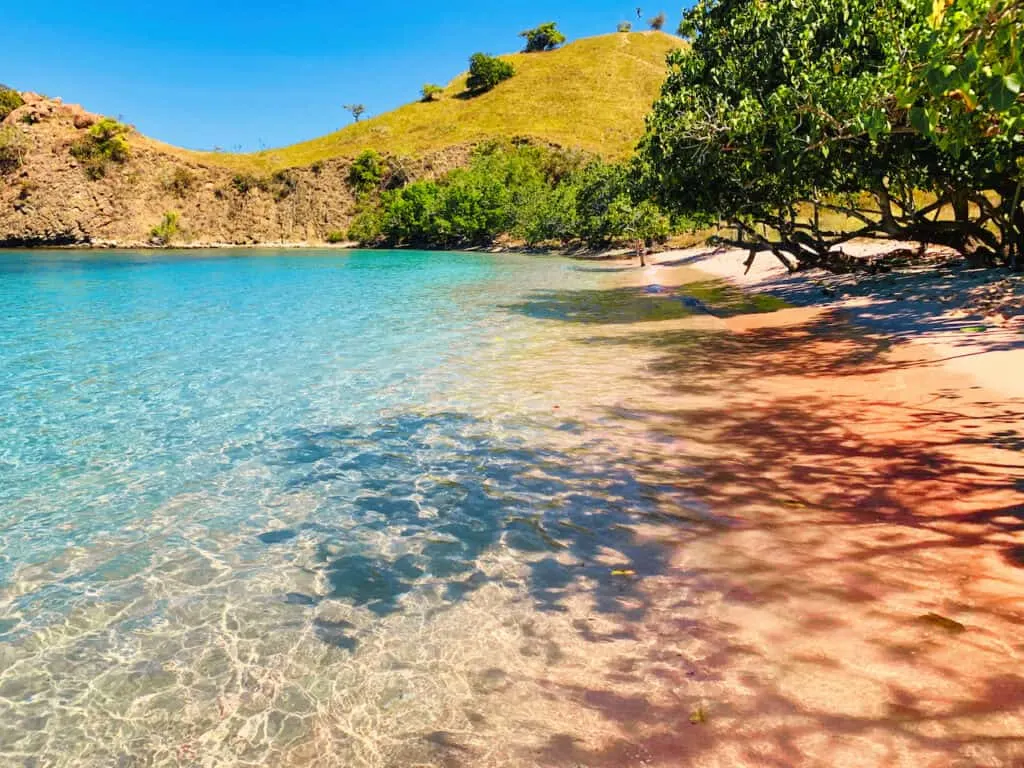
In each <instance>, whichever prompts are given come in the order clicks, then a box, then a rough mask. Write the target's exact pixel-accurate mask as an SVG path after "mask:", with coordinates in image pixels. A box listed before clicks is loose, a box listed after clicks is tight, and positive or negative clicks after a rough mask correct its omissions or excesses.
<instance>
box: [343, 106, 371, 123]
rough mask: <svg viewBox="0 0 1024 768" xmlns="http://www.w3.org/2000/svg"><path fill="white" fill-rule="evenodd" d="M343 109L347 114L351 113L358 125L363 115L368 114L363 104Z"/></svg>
mask: <svg viewBox="0 0 1024 768" xmlns="http://www.w3.org/2000/svg"><path fill="white" fill-rule="evenodd" d="M342 108H343V109H344V110H345V111H346V112H351V113H352V119H353V120H355V121H356V122H357V123H358V122H359V118H361V117H362V116H363V113H364V112H366V107H365V106H363V105H362V104H345V105H344V106H343V107H342Z"/></svg>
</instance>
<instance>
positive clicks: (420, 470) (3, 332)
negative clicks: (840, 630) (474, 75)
mask: <svg viewBox="0 0 1024 768" xmlns="http://www.w3.org/2000/svg"><path fill="white" fill-rule="evenodd" d="M606 279H607V276H606V275H602V274H599V273H595V272H593V271H590V270H582V269H579V268H577V267H576V266H575V265H574V264H573V263H571V262H567V261H562V260H556V259H541V258H530V257H525V256H507V255H503V256H489V255H469V254H440V253H429V254H428V253H418V252H402V253H377V252H373V253H370V252H350V253H344V254H338V253H324V254H318V253H303V254H262V255H251V254H246V253H244V252H238V253H231V252H217V253H188V254H174V253H166V254H164V253H161V254H158V255H152V254H132V253H102V254H97V253H82V254H79V253H72V252H58V253H27V254H26V253H15V252H0V306H2V308H3V312H2V314H0V758H3V759H0V763H2V764H4V765H8V764H11V765H75V766H83V765H84V766H93V765H95V766H109V765H117V766H135V765H235V764H237V765H275V766H276V765H289V764H295V765H310V764H317V765H364V764H365V765H392V764H393V765H404V764H413V762H415V761H417V760H419V761H421V762H423V761H425V763H424V764H434V763H435V762H436V763H437V764H445V763H443V760H442V759H441V758H439V757H437V756H436V755H435V753H434V752H430V750H435V751H436V750H437V749H438V747H437V743H436V739H435V740H434V741H430V740H429V739H428V742H429V743H426V742H424V741H423V739H424V738H426V737H425V735H424V734H427V735H429V734H432V733H434V732H436V731H438V729H439V728H441V727H442V726H445V723H447V727H452V723H453V722H455V721H458V722H461V723H462V725H463V726H465V725H466V723H465V722H462V721H460V720H459V718H460V717H463V715H462V714H459V713H465V712H466V711H469V710H468V707H469V704H470V703H473V704H480V706H481V707H482V706H483V704H481V703H480V702H481V697H483V696H484V695H485V694H484V693H481V692H480V691H481V690H482V689H480V686H474V685H473V684H471V682H472V681H473V680H475V679H476V678H475V677H474V675H476V674H478V673H479V669H480V667H481V665H483V666H484V667H486V668H488V669H490V668H493V666H494V664H493V660H492V661H491V662H489V663H487V664H484V660H486V659H487V657H488V656H489V655H490V654H493V653H494V652H495V651H496V650H497V649H498V648H500V647H502V646H501V643H503V642H507V643H508V644H509V647H510V648H512V647H515V648H521V647H522V643H521V642H520V639H516V638H513V637H512V635H508V633H509V632H512V631H513V629H514V628H516V627H521V626H522V625H523V622H525V621H528V620H529V621H533V619H530V618H529V615H531V614H538V615H545V614H550V615H553V616H556V617H557V616H558V615H559V614H567V615H568V614H571V613H572V611H573V610H575V609H574V608H572V601H573V599H574V595H575V594H577V593H576V592H574V591H573V590H574V588H575V587H576V586H579V587H580V590H579V593H580V594H582V592H583V591H585V590H584V587H587V588H588V590H589V591H587V599H588V602H587V605H588V606H589V608H588V610H601V606H602V603H601V601H602V600H604V599H605V598H606V597H607V596H606V595H603V594H602V593H601V591H600V589H591V588H589V587H593V586H594V584H597V586H598V587H599V586H600V584H598V582H600V579H601V578H604V577H603V576H601V575H600V574H603V573H605V572H606V571H607V567H605V566H604V565H602V566H601V567H597V566H596V565H591V564H592V563H593V562H595V561H596V559H597V557H598V555H599V554H601V553H605V554H607V553H608V552H611V553H613V554H617V555H618V556H620V558H621V559H623V560H628V562H630V563H632V565H631V567H632V568H635V569H640V570H642V569H643V568H645V567H649V568H656V567H657V562H658V557H659V555H658V554H657V552H656V551H655V550H646V549H644V548H643V546H642V545H641V544H639V543H638V542H637V540H636V538H635V536H634V535H633V534H632V533H631V532H630V531H629V529H628V526H627V524H628V523H629V522H630V520H632V519H635V517H636V516H637V515H642V514H644V513H645V511H652V510H653V509H654V502H652V501H651V498H652V497H651V489H650V488H646V487H645V486H644V485H643V483H641V482H640V481H639V480H638V479H637V477H636V475H635V473H634V472H633V471H632V470H631V468H630V466H629V465H628V463H626V462H621V461H617V460H615V459H614V454H615V445H614V443H615V440H614V439H612V438H610V439H609V440H608V441H607V445H605V444H604V443H602V444H601V445H598V443H599V442H600V441H598V439H597V438H595V437H594V434H593V433H592V432H588V430H587V429H586V427H587V419H588V418H589V416H587V415H586V410H585V408H583V407H582V406H580V407H579V408H577V410H576V411H574V412H573V413H574V414H575V415H574V417H573V418H568V417H567V416H566V415H565V413H564V412H560V410H559V409H560V408H561V407H562V406H560V405H559V403H560V402H561V401H562V399H563V398H566V397H568V396H569V392H570V391H577V392H578V391H585V390H587V389H588V387H593V386H600V382H596V381H593V380H592V377H591V375H590V373H589V372H588V370H587V365H589V362H588V360H589V358H588V357H587V355H588V354H589V353H587V352H586V350H585V348H583V347H580V346H578V345H577V346H570V342H568V341H563V337H564V336H565V334H566V330H565V328H564V326H563V324H560V323H559V322H558V321H557V319H553V318H552V317H550V316H545V314H547V315H550V312H548V311H547V310H548V309H550V307H549V306H547V305H545V307H546V308H545V310H544V311H531V309H530V307H531V304H530V299H531V296H536V295H537V293H538V292H540V291H543V292H546V293H545V295H547V296H549V297H550V296H551V295H552V292H556V291H575V290H579V291H584V290H589V289H593V288H597V287H598V286H599V285H601V284H602V281H604V280H606ZM559 388H564V389H565V390H566V391H565V392H564V393H562V392H559V391H558V389H559ZM564 407H565V408H566V409H569V405H565V406H564ZM613 559H614V558H613ZM588 569H589V570H588ZM588 579H590V580H591V581H588ZM594 580H596V581H594ZM588 585H589V587H588ZM595 606H596V608H595ZM516 631H518V630H516ZM485 633H490V634H486V635H485ZM503 633H504V634H503ZM506 635H507V637H506ZM516 637H518V636H516ZM502 638H505V640H502ZM400 659H401V660H403V661H400V662H399V661H397V660H400ZM410 670H411V671H410ZM417 670H418V671H417ZM506 674H507V673H506ZM467 681H470V682H469V683H467ZM483 689H486V691H485V693H486V695H488V696H491V695H495V694H494V691H492V690H491V689H490V688H489V687H488V685H483ZM453 702H460V703H459V704H458V706H455V704H454V703H453ZM467 702H468V703H467ZM466 717H468V715H466ZM441 721H444V722H441ZM470 721H472V718H471V719H470ZM466 727H469V726H466ZM425 743H426V746H423V744H425ZM428 748H429V749H428ZM423 750H427V751H426V752H424V751H423ZM424 755H426V756H424ZM431 755H434V757H431ZM4 756H6V757H4ZM503 759H504V758H503ZM481 764H483V763H482V762H481Z"/></svg>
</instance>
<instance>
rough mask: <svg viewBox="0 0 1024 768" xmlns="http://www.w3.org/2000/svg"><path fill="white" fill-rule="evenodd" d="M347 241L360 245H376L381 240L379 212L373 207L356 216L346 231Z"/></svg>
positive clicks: (378, 209)
mask: <svg viewBox="0 0 1024 768" xmlns="http://www.w3.org/2000/svg"><path fill="white" fill-rule="evenodd" d="M348 239H349V240H352V241H354V242H357V243H359V244H360V245H376V244H377V243H379V242H380V239H381V211H380V208H378V207H376V206H373V207H370V208H365V209H363V210H362V211H360V212H359V213H358V214H356V217H355V219H353V220H352V224H351V226H350V227H349V229H348Z"/></svg>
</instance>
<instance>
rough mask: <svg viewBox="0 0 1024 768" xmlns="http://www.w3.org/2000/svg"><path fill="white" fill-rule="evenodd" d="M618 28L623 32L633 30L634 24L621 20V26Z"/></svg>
mask: <svg viewBox="0 0 1024 768" xmlns="http://www.w3.org/2000/svg"><path fill="white" fill-rule="evenodd" d="M618 30H619V32H623V33H625V32H631V31H632V30H633V25H632V24H630V23H629V22H628V21H620V22H619V26H618Z"/></svg>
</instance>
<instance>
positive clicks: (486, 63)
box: [466, 53, 516, 93]
mask: <svg viewBox="0 0 1024 768" xmlns="http://www.w3.org/2000/svg"><path fill="white" fill-rule="evenodd" d="M515 73H516V69H515V67H513V66H512V65H511V64H509V63H508V62H507V61H502V60H501V59H499V58H497V57H496V56H488V55H487V54H486V53H474V54H473V55H472V56H470V57H469V77H468V78H466V87H467V88H468V89H469V90H470V92H471V93H483V92H484V91H489V90H491V89H492V88H493V87H494V86H496V85H497V84H498V83H500V82H501V81H502V80H508V79H509V78H510V77H512V75H514V74H515Z"/></svg>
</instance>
